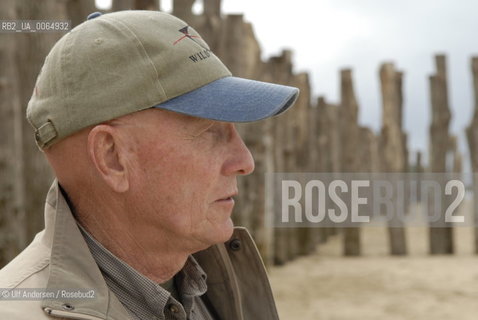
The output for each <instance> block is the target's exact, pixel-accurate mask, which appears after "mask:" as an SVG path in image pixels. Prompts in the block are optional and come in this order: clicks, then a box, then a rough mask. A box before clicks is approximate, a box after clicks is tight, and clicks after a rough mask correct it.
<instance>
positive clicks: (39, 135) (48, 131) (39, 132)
mask: <svg viewBox="0 0 478 320" xmlns="http://www.w3.org/2000/svg"><path fill="white" fill-rule="evenodd" d="M57 136H58V133H57V132H56V129H55V126H54V125H53V123H52V122H51V121H50V120H48V121H47V122H46V123H44V124H43V125H42V126H41V127H40V128H38V129H36V130H35V139H36V141H37V145H38V147H40V148H41V149H43V148H45V147H46V146H47V145H48V143H49V142H50V141H52V140H53V139H55V138H56V137H57Z"/></svg>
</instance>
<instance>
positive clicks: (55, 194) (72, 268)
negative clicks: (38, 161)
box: [42, 180, 129, 320]
mask: <svg viewBox="0 0 478 320" xmlns="http://www.w3.org/2000/svg"><path fill="white" fill-rule="evenodd" d="M46 202H47V204H46V207H45V238H44V239H45V241H46V242H47V243H46V244H47V245H48V246H49V247H51V248H52V249H51V259H50V276H49V279H48V283H47V290H61V289H65V290H68V291H74V290H78V289H81V290H82V291H83V290H94V298H93V299H75V300H70V301H68V300H65V299H62V298H61V294H60V295H58V297H56V298H55V299H44V300H43V301H42V308H43V309H44V310H45V311H46V312H47V313H50V314H52V315H54V314H58V315H62V316H67V315H66V314H63V313H65V312H67V313H70V314H72V315H71V316H74V315H75V316H76V317H80V318H81V316H82V315H84V316H85V317H84V318H85V319H88V316H90V318H91V319H95V318H99V319H111V320H128V319H129V316H128V312H127V311H126V310H125V309H124V307H123V306H122V304H121V303H120V302H119V301H118V299H117V298H116V296H115V295H114V294H112V293H111V291H110V290H109V289H108V287H107V285H106V282H105V281H104V279H103V276H102V274H101V271H100V270H99V268H98V266H97V265H96V262H95V261H94V259H93V257H92V255H91V253H90V250H89V248H88V246H87V244H86V242H85V240H84V238H83V236H82V234H81V232H80V230H79V228H78V226H77V224H76V220H75V218H74V217H73V214H72V212H71V210H70V208H69V206H68V203H67V202H66V200H65V198H64V197H63V194H62V193H61V190H60V188H59V185H58V181H57V180H55V181H54V182H53V185H52V186H51V188H50V191H49V192H48V195H47V199H46Z"/></svg>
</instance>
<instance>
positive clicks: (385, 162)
mask: <svg viewBox="0 0 478 320" xmlns="http://www.w3.org/2000/svg"><path fill="white" fill-rule="evenodd" d="M401 79H402V75H401V74H400V73H398V72H396V71H395V68H394V66H393V64H391V63H385V64H383V65H382V66H381V67H380V83H381V92H382V108H383V111H382V130H381V134H380V150H381V151H382V154H381V156H382V162H381V165H380V167H381V168H380V169H381V171H383V172H405V170H406V158H405V150H406V147H405V146H404V134H403V132H402V127H401V123H402V119H401V117H402V106H401V102H402V97H401ZM394 201H398V199H395V200H394ZM388 236H389V243H390V253H391V254H392V255H404V254H406V253H407V247H406V241H405V230H404V228H403V224H402V223H401V222H400V220H399V218H398V217H397V214H396V212H394V218H392V219H391V221H390V225H389V228H388Z"/></svg>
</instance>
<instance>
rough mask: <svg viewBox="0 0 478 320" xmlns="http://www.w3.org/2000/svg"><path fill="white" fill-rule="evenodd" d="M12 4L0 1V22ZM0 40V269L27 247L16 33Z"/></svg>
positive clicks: (7, 17) (8, 14)
mask: <svg viewBox="0 0 478 320" xmlns="http://www.w3.org/2000/svg"><path fill="white" fill-rule="evenodd" d="M16 18H17V15H16V12H15V1H13V0H7V1H2V2H0V20H15V19H16ZM1 38H2V41H0V70H1V73H0V119H1V121H2V123H1V125H0V189H1V190H0V267H2V266H3V265H5V264H6V263H7V262H9V261H10V260H11V259H12V258H13V257H15V256H16V255H17V254H18V252H19V251H20V250H21V249H23V248H24V246H25V245H26V244H27V233H26V227H25V223H26V222H25V207H24V201H25V198H24V196H25V194H24V189H23V188H24V185H23V177H22V173H23V157H22V121H23V113H22V107H21V105H20V101H21V99H20V91H19V88H18V85H19V82H18V70H17V65H16V64H15V56H16V55H17V52H18V49H17V48H18V44H17V38H18V37H17V33H9V34H2V35H1Z"/></svg>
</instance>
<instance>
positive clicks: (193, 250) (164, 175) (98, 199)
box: [0, 11, 298, 320]
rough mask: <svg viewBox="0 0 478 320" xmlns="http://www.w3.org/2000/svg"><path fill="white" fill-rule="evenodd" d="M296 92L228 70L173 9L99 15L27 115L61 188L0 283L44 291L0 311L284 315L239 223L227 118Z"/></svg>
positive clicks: (60, 52)
mask: <svg viewBox="0 0 478 320" xmlns="http://www.w3.org/2000/svg"><path fill="white" fill-rule="evenodd" d="M297 94H298V90H297V89H296V88H291V87H286V86H279V85H274V84H268V83H263V82H257V81H251V80H246V79H240V78H235V77H232V76H231V74H230V72H229V71H228V70H227V68H226V67H225V66H224V65H223V64H222V63H221V62H220V60H219V59H218V58H217V57H216V56H215V55H214V54H213V53H212V52H211V51H210V49H209V47H208V46H207V44H206V43H205V42H204V41H203V40H202V39H201V37H200V36H199V35H198V34H197V33H196V32H195V31H194V30H193V29H192V28H191V27H189V26H187V24H186V23H185V22H183V21H181V20H179V19H177V18H175V17H173V16H171V15H168V14H165V13H160V12H152V11H123V12H117V13H111V14H105V15H100V14H93V15H90V17H89V19H88V21H86V22H84V23H83V24H81V25H80V26H78V27H77V28H75V29H73V30H72V31H71V32H69V33H68V34H66V35H65V36H64V37H63V38H62V39H60V40H59V41H58V43H56V45H55V46H54V47H53V49H52V50H51V52H50V53H49V55H48V57H47V58H46V60H45V64H44V66H43V68H42V71H41V72H40V75H39V76H38V80H37V83H36V86H35V90H34V93H33V96H32V98H31V100H30V103H29V106H28V110H27V118H28V120H29V121H30V123H31V124H32V126H33V127H34V129H35V137H36V140H37V143H38V145H39V147H40V148H42V149H43V150H44V153H45V155H46V157H47V159H48V161H49V163H50V164H51V166H52V168H53V169H54V171H55V174H56V177H57V181H55V182H54V183H53V186H52V187H51V189H50V191H49V193H48V196H47V200H46V207H45V230H43V231H42V232H40V233H39V234H38V235H37V236H36V238H35V240H34V241H33V242H32V244H31V245H30V246H29V247H28V248H27V249H25V250H24V251H23V252H22V253H21V254H20V255H19V256H18V257H17V258H16V259H15V260H13V261H12V262H11V263H10V264H9V265H7V266H6V267H5V268H4V269H2V270H1V271H0V287H1V288H12V289H15V290H17V289H20V288H39V289H43V295H42V296H41V299H37V300H34V299H30V300H23V301H22V300H18V299H17V300H14V299H10V300H8V299H4V301H0V318H1V319H25V320H26V319H28V320H31V319H35V320H38V319H54V318H61V319H112V320H123V319H148V320H151V319H226V320H235V319H237V320H239V319H261V320H262V319H277V318H278V316H277V311H276V308H275V305H274V300H273V296H272V293H271V289H270V286H269V283H268V280H267V275H266V272H265V270H264V267H263V264H262V261H261V259H260V256H259V254H258V252H257V250H256V248H255V245H254V243H253V241H252V239H251V237H250V236H249V234H248V233H247V231H246V230H245V229H241V228H234V227H233V224H232V221H231V218H230V216H231V212H232V209H233V206H234V199H233V197H234V196H235V195H236V194H237V193H238V190H237V184H236V178H237V176H239V175H246V174H249V173H251V172H252V171H253V169H254V163H253V159H252V156H251V154H250V152H249V150H248V149H247V147H246V146H245V145H244V143H243V141H242V140H241V138H240V136H239V135H238V133H237V131H236V129H235V127H234V124H233V122H247V121H255V120H259V119H263V118H266V117H269V116H272V115H275V114H278V113H280V112H282V111H284V110H286V109H287V108H288V107H290V106H291V105H292V104H293V102H294V101H295V99H296V97H297ZM25 290H27V289H25ZM25 290H24V291H25ZM81 290H84V291H86V292H87V293H88V294H87V295H86V294H85V295H83V296H82V295H81V293H82V292H83V291H81ZM52 292H53V293H55V292H56V294H53V295H52V294H50V293H52ZM75 292H76V293H77V294H76V296H74V295H73V294H72V293H75ZM3 293H4V294H5V295H10V296H13V295H14V294H15V291H14V290H12V291H8V292H3ZM69 293H70V294H69ZM72 297H76V298H77V299H70V298H72Z"/></svg>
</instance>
